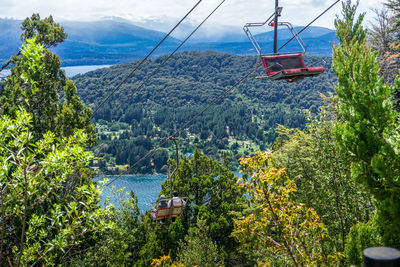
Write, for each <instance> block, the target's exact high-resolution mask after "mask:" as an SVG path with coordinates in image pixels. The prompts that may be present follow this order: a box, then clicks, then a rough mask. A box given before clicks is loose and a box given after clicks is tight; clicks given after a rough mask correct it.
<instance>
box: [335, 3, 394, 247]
mask: <svg viewBox="0 0 400 267" xmlns="http://www.w3.org/2000/svg"><path fill="white" fill-rule="evenodd" d="M343 7H344V8H343V19H339V18H338V19H336V21H335V26H336V28H337V34H338V38H339V40H340V45H336V46H334V49H333V69H334V71H335V73H336V74H337V76H338V85H337V87H336V88H335V89H336V92H337V95H338V101H339V113H340V115H341V121H340V122H339V123H338V125H337V126H336V128H335V138H336V140H337V142H338V144H339V147H340V148H341V149H344V150H346V151H348V152H349V153H350V155H351V161H352V164H351V175H352V178H353V179H355V181H356V182H357V183H360V184H361V185H363V187H364V188H365V190H366V191H367V192H368V193H369V194H371V196H372V197H373V200H374V203H375V206H376V209H377V218H376V223H377V227H378V230H379V233H380V235H381V237H382V242H383V244H384V245H387V246H394V247H397V248H399V246H400V184H399V180H400V154H399V149H400V132H399V124H398V113H397V112H396V111H395V110H394V109H393V104H392V99H391V96H392V94H393V91H394V90H395V89H396V88H399V86H400V79H399V78H397V79H396V80H395V83H394V85H393V86H390V85H388V84H386V83H385V82H384V80H383V78H382V77H380V76H379V71H380V69H379V63H378V61H377V58H378V53H377V52H376V51H372V50H371V48H369V47H368V46H367V44H366V40H365V30H364V29H363V27H362V25H361V22H362V18H363V16H361V17H359V18H358V19H357V20H356V21H355V19H354V17H355V11H356V7H357V5H351V1H347V2H346V3H345V4H344V6H343Z"/></svg>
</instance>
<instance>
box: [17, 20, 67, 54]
mask: <svg viewBox="0 0 400 267" xmlns="http://www.w3.org/2000/svg"><path fill="white" fill-rule="evenodd" d="M21 29H22V31H23V33H22V35H21V40H22V41H24V42H25V41H27V40H28V39H32V38H34V37H36V42H37V43H40V44H43V45H44V46H45V47H47V48H49V47H52V46H56V45H57V44H58V43H62V42H63V41H64V40H65V38H67V34H66V33H65V32H64V28H63V27H61V26H60V25H59V24H58V23H55V22H54V20H53V17H52V16H49V17H48V18H44V19H40V15H39V14H33V15H32V16H31V17H30V18H26V19H25V20H24V22H22V26H21Z"/></svg>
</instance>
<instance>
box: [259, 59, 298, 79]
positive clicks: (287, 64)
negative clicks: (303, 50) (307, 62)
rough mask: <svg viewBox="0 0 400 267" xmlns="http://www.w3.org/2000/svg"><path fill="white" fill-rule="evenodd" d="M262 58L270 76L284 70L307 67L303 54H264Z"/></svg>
mask: <svg viewBox="0 0 400 267" xmlns="http://www.w3.org/2000/svg"><path fill="white" fill-rule="evenodd" d="M261 58H262V61H263V63H264V67H265V70H266V72H267V75H268V76H269V75H274V74H275V73H277V72H280V71H283V70H292V69H304V68H305V66H304V61H303V58H302V57H301V54H286V55H263V56H261Z"/></svg>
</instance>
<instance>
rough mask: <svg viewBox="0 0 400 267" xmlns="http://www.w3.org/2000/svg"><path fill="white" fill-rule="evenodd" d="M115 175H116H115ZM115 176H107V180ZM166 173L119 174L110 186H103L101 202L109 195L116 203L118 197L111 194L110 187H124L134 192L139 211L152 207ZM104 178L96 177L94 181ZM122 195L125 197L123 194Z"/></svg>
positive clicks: (127, 190) (126, 190)
mask: <svg viewBox="0 0 400 267" xmlns="http://www.w3.org/2000/svg"><path fill="white" fill-rule="evenodd" d="M115 177H116V176H115ZM115 177H107V178H108V179H109V181H112V179H114V178H115ZM166 177H167V176H166V175H135V176H121V177H120V178H118V179H117V180H116V181H115V182H113V183H112V184H111V186H105V187H104V190H103V196H102V198H101V203H104V200H105V198H106V197H110V201H111V202H112V203H113V204H115V205H117V204H118V202H119V201H118V197H116V196H115V195H114V194H111V192H112V190H113V189H112V188H113V187H114V188H115V189H121V188H125V189H124V191H125V192H127V193H129V192H130V191H131V190H132V191H133V192H134V193H135V195H136V196H137V198H138V206H139V209H140V212H145V211H146V210H149V209H151V208H152V207H154V205H152V203H153V202H155V201H156V200H157V197H158V194H159V193H160V191H161V184H162V182H164V180H165V178H166ZM103 179H104V178H102V177H96V178H95V181H97V182H98V181H101V180H103ZM123 196H124V197H127V196H126V195H125V194H124V195H123Z"/></svg>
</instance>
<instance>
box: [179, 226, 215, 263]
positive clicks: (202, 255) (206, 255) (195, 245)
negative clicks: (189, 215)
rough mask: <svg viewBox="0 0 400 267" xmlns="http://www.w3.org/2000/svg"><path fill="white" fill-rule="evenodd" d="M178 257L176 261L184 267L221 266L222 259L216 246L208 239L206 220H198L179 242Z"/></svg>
mask: <svg viewBox="0 0 400 267" xmlns="http://www.w3.org/2000/svg"><path fill="white" fill-rule="evenodd" d="M178 255H179V260H178V261H179V262H181V263H183V264H184V266H204V267H214V266H223V258H222V257H221V255H219V253H218V246H217V244H216V243H215V242H213V241H212V240H211V238H210V233H209V229H208V227H207V226H206V220H202V219H200V218H199V219H198V221H197V225H196V227H192V228H190V229H189V233H188V235H186V236H185V241H184V242H181V245H180V249H179V252H178Z"/></svg>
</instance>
